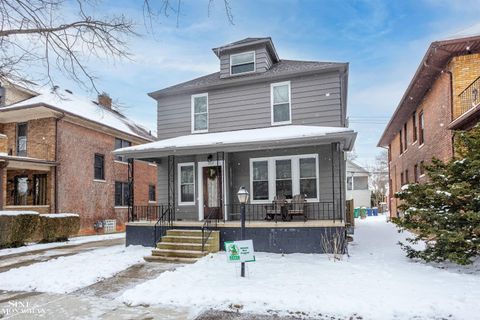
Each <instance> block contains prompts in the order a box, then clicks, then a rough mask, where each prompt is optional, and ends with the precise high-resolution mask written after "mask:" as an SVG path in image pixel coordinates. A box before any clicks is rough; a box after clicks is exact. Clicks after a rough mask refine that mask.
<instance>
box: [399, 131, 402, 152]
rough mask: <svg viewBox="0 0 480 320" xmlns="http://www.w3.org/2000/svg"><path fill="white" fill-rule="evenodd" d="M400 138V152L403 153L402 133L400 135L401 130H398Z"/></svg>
mask: <svg viewBox="0 0 480 320" xmlns="http://www.w3.org/2000/svg"><path fill="white" fill-rule="evenodd" d="M398 137H399V138H400V154H402V153H403V135H402V130H400V134H399V135H398Z"/></svg>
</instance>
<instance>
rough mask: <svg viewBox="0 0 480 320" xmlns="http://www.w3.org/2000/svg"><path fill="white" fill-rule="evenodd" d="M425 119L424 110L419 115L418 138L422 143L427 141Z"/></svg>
mask: <svg viewBox="0 0 480 320" xmlns="http://www.w3.org/2000/svg"><path fill="white" fill-rule="evenodd" d="M424 125H425V119H424V118H423V111H422V112H420V114H419V115H418V140H419V142H418V143H420V145H422V144H423V143H424V142H425V132H424Z"/></svg>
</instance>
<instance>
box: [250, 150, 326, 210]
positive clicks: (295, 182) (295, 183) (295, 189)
mask: <svg viewBox="0 0 480 320" xmlns="http://www.w3.org/2000/svg"><path fill="white" fill-rule="evenodd" d="M305 158H315V168H316V177H315V178H316V182H317V185H316V187H317V197H316V198H307V199H306V201H307V202H318V201H319V199H320V186H319V174H320V167H319V163H318V154H316V153H313V154H299V155H293V156H278V157H264V158H250V190H251V197H250V203H260V204H261V203H271V202H272V201H273V198H274V197H275V182H276V178H277V177H276V170H275V161H276V160H291V161H292V162H291V164H292V167H291V168H292V194H293V195H294V196H295V195H297V194H300V159H305ZM256 161H267V162H268V200H253V162H256Z"/></svg>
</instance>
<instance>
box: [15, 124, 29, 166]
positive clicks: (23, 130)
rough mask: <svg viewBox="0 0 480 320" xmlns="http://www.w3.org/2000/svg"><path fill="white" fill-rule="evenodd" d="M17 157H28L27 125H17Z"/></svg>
mask: <svg viewBox="0 0 480 320" xmlns="http://www.w3.org/2000/svg"><path fill="white" fill-rule="evenodd" d="M17 156H20V157H26V156H27V123H26V122H25V123H18V124H17Z"/></svg>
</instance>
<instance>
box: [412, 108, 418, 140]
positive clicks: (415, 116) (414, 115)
mask: <svg viewBox="0 0 480 320" xmlns="http://www.w3.org/2000/svg"><path fill="white" fill-rule="evenodd" d="M412 125H413V130H412V134H413V136H412V137H413V142H416V141H417V114H416V113H415V112H414V113H413V114H412Z"/></svg>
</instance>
